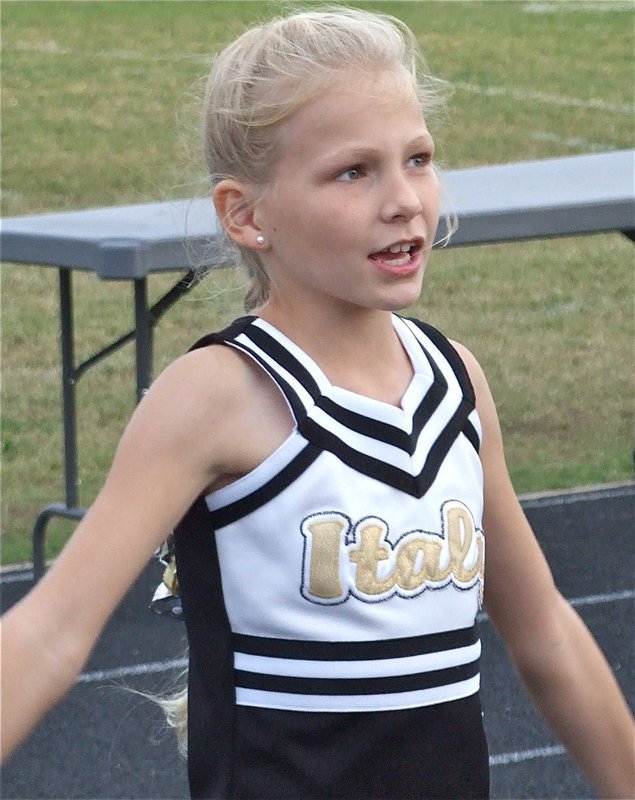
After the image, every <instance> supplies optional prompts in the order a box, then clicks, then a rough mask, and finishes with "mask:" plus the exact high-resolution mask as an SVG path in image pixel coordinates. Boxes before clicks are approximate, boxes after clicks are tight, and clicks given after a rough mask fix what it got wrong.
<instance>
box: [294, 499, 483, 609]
mask: <svg viewBox="0 0 635 800" xmlns="http://www.w3.org/2000/svg"><path fill="white" fill-rule="evenodd" d="M441 521H442V531H441V533H440V534H439V533H430V532H426V531H420V530H415V531H410V532H408V533H406V534H404V535H403V536H401V537H400V538H399V539H398V540H397V541H396V542H395V544H392V543H391V542H390V540H389V539H388V526H387V524H386V523H385V522H384V521H383V520H381V519H379V518H378V517H365V518H363V519H361V520H359V521H358V522H357V523H355V524H354V525H353V524H352V521H351V520H350V519H349V518H348V517H346V516H345V515H343V514H340V513H337V512H333V513H319V514H313V515H311V516H310V517H308V518H307V519H306V520H305V521H304V523H303V525H302V534H303V536H304V538H305V550H304V566H303V580H302V594H303V596H304V597H305V598H306V599H307V600H311V601H312V602H317V603H325V604H332V603H342V602H344V601H345V600H347V599H348V597H349V595H350V594H353V595H354V596H355V597H357V598H358V599H360V600H363V601H366V602H376V601H378V600H385V599H387V598H388V597H391V596H392V595H395V594H396V595H399V596H400V597H406V598H407V597H415V596H416V595H418V594H421V592H423V591H424V590H425V589H426V588H430V589H437V588H441V587H443V586H446V585H447V584H449V583H452V584H454V585H455V586H456V587H457V588H459V589H469V588H471V587H472V586H474V585H475V584H476V583H479V587H480V596H481V598H482V591H483V574H484V567H485V540H484V536H483V532H482V530H480V529H479V528H477V527H476V523H475V522H474V517H473V516H472V514H471V512H470V510H469V509H468V507H467V506H466V505H464V504H463V503H461V502H459V501H454V500H453V501H448V502H446V503H444V504H443V506H442V508H441Z"/></svg>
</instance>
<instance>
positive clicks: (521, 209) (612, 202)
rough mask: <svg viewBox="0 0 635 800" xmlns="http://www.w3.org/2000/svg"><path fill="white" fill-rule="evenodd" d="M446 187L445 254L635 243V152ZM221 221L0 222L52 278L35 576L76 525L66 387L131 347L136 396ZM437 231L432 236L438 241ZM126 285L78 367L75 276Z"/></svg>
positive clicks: (192, 203)
mask: <svg viewBox="0 0 635 800" xmlns="http://www.w3.org/2000/svg"><path fill="white" fill-rule="evenodd" d="M444 184H445V186H446V188H447V190H448V195H449V197H450V198H451V203H452V207H453V209H454V211H455V213H456V215H457V217H458V221H459V227H458V230H457V231H456V232H455V233H454V235H453V236H452V238H451V240H450V242H449V245H448V246H459V245H472V244H490V243H496V242H507V241H513V240H523V239H536V238H546V237H557V236H574V235H578V234H587V233H601V232H609V231H619V232H621V233H623V234H625V235H626V236H628V237H629V238H630V239H631V240H635V151H634V150H624V151H616V152H611V153H601V154H593V155H584V156H573V157H568V158H556V159H549V160H544V161H529V162H522V163H516V164H504V165H497V166H488V167H478V168H472V169H460V170H452V171H448V172H446V173H445V175H444ZM217 231H218V223H217V221H216V219H215V217H214V214H213V209H212V206H211V203H210V201H209V199H197V200H181V201H175V202H163V203H144V204H141V205H132V206H120V207H112V208H98V209H90V210H86V211H76V212H69V213H60V214H41V215H37V216H26V217H10V218H5V219H3V220H2V226H1V229H0V248H1V249H0V257H1V259H2V261H4V262H15V263H21V264H31V265H38V266H46V267H55V268H57V269H58V272H59V287H60V327H61V366H62V373H61V374H62V411H63V431H64V466H65V483H66V494H65V501H64V502H57V503H51V504H49V505H47V506H46V507H45V508H44V509H43V510H42V511H41V512H40V514H39V516H38V517H37V519H36V521H35V525H34V529H33V571H34V577H35V579H36V580H37V579H38V578H39V576H40V575H42V573H43V571H44V569H45V557H44V540H45V534H46V526H47V524H48V521H49V520H50V519H51V517H56V516H57V517H65V518H69V519H80V518H81V517H82V516H83V514H84V513H85V510H86V509H85V508H83V507H82V506H81V505H80V503H79V497H78V474H77V434H76V402H75V400H76V398H75V387H76V384H77V381H78V380H79V378H80V377H81V376H82V375H83V374H84V372H85V371H86V370H87V369H89V368H90V367H91V366H93V365H94V364H95V363H97V362H98V361H100V360H101V359H103V358H105V357H106V356H108V355H109V354H110V353H112V352H114V351H115V350H117V349H118V348H119V347H121V346H122V345H123V344H125V343H126V342H128V341H131V340H133V339H134V340H135V342H136V384H137V386H136V388H137V397H140V396H141V393H142V392H143V390H144V388H146V387H147V386H148V385H149V383H150V380H151V375H152V330H153V326H154V325H155V323H156V322H157V321H158V319H159V318H160V317H161V315H162V314H163V313H164V312H165V311H166V310H167V309H168V308H169V307H170V306H171V305H173V303H175V302H176V301H177V300H178V299H179V297H181V296H182V295H183V294H185V293H186V292H187V291H188V289H189V288H190V287H191V286H192V285H193V284H194V283H195V282H196V274H197V271H196V267H200V266H220V265H221V256H220V250H219V248H218V246H217V244H216V234H217ZM442 234H443V230H441V235H442ZM75 269H80V270H88V271H91V272H94V273H95V274H96V275H97V277H98V278H101V279H102V280H114V281H130V282H131V283H132V285H133V298H134V300H133V302H134V312H135V328H134V329H133V330H132V331H130V332H129V333H127V334H125V335H123V336H121V337H120V338H119V339H117V340H116V341H114V342H112V343H111V344H109V345H107V346H105V347H104V348H103V349H102V350H100V351H99V352H97V353H95V354H94V355H93V356H91V357H90V358H88V359H87V360H86V361H84V362H83V363H81V364H76V363H75V354H74V318H73V291H72V272H73V270H75ZM166 271H167V272H175V271H180V272H181V273H185V274H183V275H182V276H181V277H180V278H179V280H178V282H177V283H176V284H175V285H174V287H173V288H172V289H171V290H170V291H168V292H167V293H166V294H165V295H164V296H163V297H162V298H161V299H160V300H159V301H158V302H157V303H155V304H154V305H153V306H152V307H149V306H148V295H147V281H148V276H149V275H151V274H153V273H158V272H166Z"/></svg>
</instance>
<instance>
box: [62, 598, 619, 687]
mask: <svg viewBox="0 0 635 800" xmlns="http://www.w3.org/2000/svg"><path fill="white" fill-rule="evenodd" d="M633 599H635V590H632V589H626V590H624V591H622V592H609V593H607V594H590V595H586V596H584V597H574V598H571V599H570V600H569V602H570V603H571V605H572V606H576V607H578V608H579V607H581V606H590V605H598V604H600V603H617V602H620V601H623V600H633ZM487 619H488V617H487V615H486V614H479V621H480V622H485V621H487ZM186 666H187V659H185V658H174V659H170V660H167V661H148V662H146V663H144V664H131V665H130V666H127V667H114V668H113V669H100V670H95V671H94V672H84V673H82V675H80V676H79V678H78V679H77V682H78V683H99V682H101V681H109V680H119V679H120V678H128V677H133V676H135V675H151V674H156V673H160V672H168V671H170V670H173V669H184V668H185V667H186Z"/></svg>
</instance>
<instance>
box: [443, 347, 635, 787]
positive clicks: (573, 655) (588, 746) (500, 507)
mask: <svg viewBox="0 0 635 800" xmlns="http://www.w3.org/2000/svg"><path fill="white" fill-rule="evenodd" d="M457 349H459V351H460V353H461V355H462V357H463V359H464V361H465V363H466V366H467V367H468V371H469V372H470V375H471V378H472V382H473V384H474V388H475V391H476V395H477V408H478V411H479V415H480V418H481V422H482V425H483V445H482V449H481V460H482V463H483V471H484V484H485V487H484V491H485V508H484V522H483V527H484V530H485V539H486V578H485V586H486V588H485V604H486V608H487V611H488V613H489V615H490V617H491V619H492V622H493V623H494V625H495V626H496V628H497V630H498V632H499V633H500V635H501V636H502V638H503V640H504V642H505V645H506V647H507V649H508V651H509V653H510V656H511V658H512V660H513V663H514V665H515V667H516V670H517V671H518V674H519V675H520V677H521V679H522V681H523V683H524V684H525V686H526V688H527V690H528V692H529V694H530V695H531V697H532V699H533V701H534V702H535V704H536V706H537V707H538V709H539V710H540V712H541V713H542V715H543V716H544V718H545V719H546V720H547V722H548V723H549V724H550V726H551V727H552V728H553V730H554V732H555V733H556V735H557V736H558V738H559V739H560V740H561V741H562V743H563V744H564V745H565V747H566V748H567V750H568V751H569V753H570V755H571V756H572V758H573V759H574V760H575V761H576V762H577V763H578V765H579V766H580V768H581V770H582V771H583V773H584V774H585V775H586V777H587V779H588V780H589V781H590V783H591V784H592V786H593V787H594V789H595V790H596V791H597V792H598V794H599V796H601V797H607V798H608V797H612V798H629V797H634V796H635V747H634V739H633V721H632V716H631V713H630V711H629V709H628V707H627V705H626V702H625V700H624V697H623V696H622V693H621V691H620V689H619V686H618V684H617V682H616V680H615V678H614V676H613V674H612V671H611V669H610V667H609V665H608V663H607V662H606V660H605V658H604V656H603V654H602V652H601V651H600V649H599V647H598V646H597V644H596V642H595V640H594V639H593V637H592V636H591V634H590V632H589V631H588V629H587V628H586V626H585V625H584V623H583V621H582V620H581V618H580V617H579V616H578V614H577V613H576V612H575V611H574V609H573V608H571V606H570V605H569V604H568V603H567V602H566V600H565V599H564V598H563V597H562V595H561V594H560V593H559V591H558V590H557V588H556V586H555V585H554V582H553V578H552V575H551V571H550V569H549V567H548V565H547V563H546V561H545V558H544V556H543V554H542V551H541V550H540V547H539V545H538V543H537V541H536V539H535V536H534V534H533V532H532V530H531V528H530V526H529V523H528V522H527V519H526V517H525V515H524V513H523V511H522V509H521V507H520V505H519V503H518V500H517V498H516V494H515V492H514V489H513V487H512V484H511V481H510V479H509V474H508V471H507V466H506V464H505V458H504V454H503V444H502V437H501V432H500V426H499V423H498V417H497V414H496V409H495V406H494V401H493V399H492V396H491V393H490V391H489V388H488V385H487V381H486V380H485V376H484V375H483V372H482V370H481V368H480V367H479V365H478V364H477V362H476V361H475V359H474V357H473V356H472V355H471V354H470V353H469V352H468V351H466V350H465V348H462V347H460V346H457Z"/></svg>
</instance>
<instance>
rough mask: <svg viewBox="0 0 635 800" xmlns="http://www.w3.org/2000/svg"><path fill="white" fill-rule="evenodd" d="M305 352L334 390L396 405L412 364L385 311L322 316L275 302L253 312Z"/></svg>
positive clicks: (349, 311)
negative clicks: (347, 391) (257, 312)
mask: <svg viewBox="0 0 635 800" xmlns="http://www.w3.org/2000/svg"><path fill="white" fill-rule="evenodd" d="M259 316H260V317H262V319H264V320H266V321H267V322H270V323H271V324H272V325H274V326H275V327H276V328H278V330H280V331H282V333H284V334H285V335H286V336H288V337H289V339H291V340H292V341H293V342H295V344H297V345H298V347H300V348H301V349H302V350H304V352H306V353H307V354H308V355H309V356H310V357H311V358H312V359H313V360H314V361H315V362H316V364H318V366H319V367H320V369H321V370H322V371H323V372H324V374H325V375H326V376H327V378H328V379H329V381H330V382H331V383H332V384H333V385H335V386H339V387H341V388H344V389H349V390H350V391H354V392H357V393H358V394H362V395H365V396H367V397H372V398H374V399H378V400H381V401H383V402H386V403H390V404H392V405H399V403H400V400H401V397H402V396H403V392H404V391H405V389H406V387H407V386H408V384H409V382H410V380H411V378H412V365H411V363H410V360H409V358H408V356H407V354H406V353H405V351H404V349H403V347H402V345H401V342H400V340H399V337H398V336H397V334H396V333H395V330H394V327H393V324H392V314H391V312H389V311H384V310H377V309H367V308H357V307H354V308H351V307H350V306H349V307H348V308H347V309H346V310H345V311H344V310H343V309H335V308H332V307H331V308H329V310H328V313H317V309H315V310H314V309H312V311H311V312H310V313H307V312H306V308H305V307H303V308H302V309H298V310H297V311H296V309H295V308H294V307H290V308H285V309H282V308H281V307H280V306H279V304H277V303H276V302H275V301H270V302H269V303H267V304H266V305H265V306H264V307H263V308H262V309H261V310H260V313H259Z"/></svg>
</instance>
